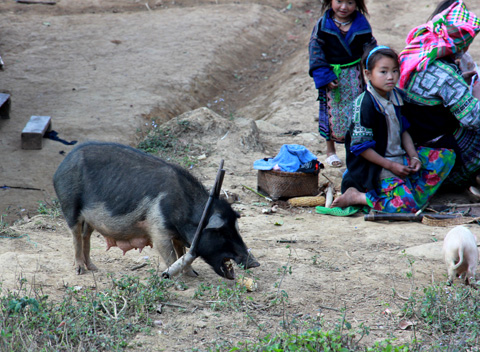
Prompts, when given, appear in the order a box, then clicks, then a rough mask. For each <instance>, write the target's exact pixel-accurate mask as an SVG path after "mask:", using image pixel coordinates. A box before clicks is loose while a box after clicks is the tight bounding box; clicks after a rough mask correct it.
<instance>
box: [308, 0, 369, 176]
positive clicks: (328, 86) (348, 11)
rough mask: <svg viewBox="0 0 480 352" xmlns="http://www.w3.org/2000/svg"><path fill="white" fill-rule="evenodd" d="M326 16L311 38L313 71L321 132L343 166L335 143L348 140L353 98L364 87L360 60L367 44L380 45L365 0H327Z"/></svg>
mask: <svg viewBox="0 0 480 352" xmlns="http://www.w3.org/2000/svg"><path fill="white" fill-rule="evenodd" d="M322 11H324V14H323V16H322V17H321V18H320V19H319V20H318V22H317V24H316V25H315V28H314V29H313V32H312V36H311V38H310V44H309V53H310V70H309V74H310V76H311V77H313V80H314V82H315V87H316V88H317V89H318V100H319V102H320V107H319V119H318V123H319V132H320V135H321V136H322V137H323V138H325V139H326V144H327V151H326V152H327V158H326V160H325V162H326V163H327V164H328V165H330V166H332V167H341V166H343V163H342V161H341V160H340V158H339V157H338V156H337V154H336V149H335V142H337V143H344V141H345V133H346V132H347V128H348V118H349V117H350V116H352V103H353V100H354V99H355V98H356V97H357V96H358V95H359V94H360V93H361V92H363V90H364V82H363V78H362V74H361V68H360V59H361V57H362V55H363V52H364V49H365V46H366V45H367V44H376V40H375V38H374V37H373V36H372V29H371V27H370V24H369V23H368V21H367V19H366V18H365V14H367V8H366V7H365V1H364V0H355V1H352V0H324V1H323V6H322Z"/></svg>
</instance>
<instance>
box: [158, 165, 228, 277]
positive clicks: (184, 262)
mask: <svg viewBox="0 0 480 352" xmlns="http://www.w3.org/2000/svg"><path fill="white" fill-rule="evenodd" d="M224 176H225V170H223V159H222V160H220V166H219V167H218V172H217V177H216V178H215V183H214V184H213V187H212V189H211V190H210V194H209V196H208V200H207V204H206V205H205V208H204V209H203V214H202V217H201V219H200V222H199V223H198V227H197V231H196V232H195V236H194V237H193V241H192V244H191V245H190V250H189V251H188V252H187V253H185V254H184V255H182V256H181V257H180V258H178V259H177V261H176V262H175V263H173V264H172V265H170V266H169V267H168V268H167V269H166V270H165V271H164V272H163V273H162V278H164V279H170V278H171V277H173V276H176V275H178V274H179V273H181V272H182V271H183V270H184V269H185V268H187V267H189V266H190V265H191V264H192V263H193V261H194V260H195V259H196V258H197V246H198V241H200V235H201V233H202V230H203V229H204V227H205V225H206V224H205V223H206V221H207V217H208V215H209V212H210V208H211V206H212V203H213V199H214V198H219V197H220V191H221V189H222V183H223V178H224Z"/></svg>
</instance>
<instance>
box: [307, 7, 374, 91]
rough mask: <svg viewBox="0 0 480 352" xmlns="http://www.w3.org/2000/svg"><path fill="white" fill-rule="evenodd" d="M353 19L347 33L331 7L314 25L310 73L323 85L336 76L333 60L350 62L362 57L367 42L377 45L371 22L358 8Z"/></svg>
mask: <svg viewBox="0 0 480 352" xmlns="http://www.w3.org/2000/svg"><path fill="white" fill-rule="evenodd" d="M352 16H353V22H352V25H351V27H350V29H349V31H348V33H347V34H346V35H345V37H344V36H343V35H342V33H341V32H340V30H339V29H338V27H337V26H336V25H335V22H333V19H332V9H329V10H327V11H325V14H324V15H323V17H322V18H320V19H319V20H318V22H317V24H316V25H315V27H314V28H313V32H312V35H311V37H310V43H309V46H308V49H309V53H310V69H309V72H308V73H309V75H310V76H311V77H313V79H314V80H315V86H316V88H317V89H318V88H321V87H323V86H325V85H327V84H328V83H330V82H332V81H333V80H335V79H337V76H336V75H335V74H334V73H333V70H332V68H331V67H330V64H342V65H343V64H348V63H351V62H354V61H355V60H358V59H360V58H361V57H362V55H363V52H364V51H365V48H366V46H368V45H376V43H377V41H376V40H375V38H374V37H373V35H372V28H371V27H370V23H368V21H367V19H366V18H365V16H364V15H362V14H361V13H360V12H359V11H355V12H354V13H353V15H352Z"/></svg>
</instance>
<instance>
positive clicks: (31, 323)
mask: <svg viewBox="0 0 480 352" xmlns="http://www.w3.org/2000/svg"><path fill="white" fill-rule="evenodd" d="M150 274H151V275H150V276H149V277H148V278H147V279H146V280H145V281H142V280H140V279H139V278H138V277H131V276H123V277H121V278H119V279H114V278H113V277H112V278H111V280H112V281H111V287H110V288H108V289H107V290H104V291H101V292H98V291H93V290H90V289H83V288H74V287H69V288H67V290H66V292H65V294H64V296H63V299H62V300H61V301H58V302H54V301H52V300H51V299H49V297H48V296H47V295H44V294H42V293H41V291H40V290H35V291H29V290H28V289H27V287H28V284H27V281H26V280H25V279H21V280H20V288H19V289H17V290H15V291H9V292H6V293H3V292H2V291H1V289H0V293H2V295H1V297H0V351H13V352H15V351H105V350H123V349H124V348H126V347H127V346H128V343H129V341H130V340H131V339H132V338H133V337H134V336H135V334H137V333H139V332H147V333H148V332H149V330H150V329H151V327H152V326H153V320H152V314H155V312H156V309H157V305H158V304H159V303H160V302H162V301H166V300H167V299H168V298H169V291H168V288H170V287H171V286H172V282H171V281H169V280H161V279H160V278H159V277H160V276H159V275H158V273H156V272H155V271H153V270H152V271H151V273H150Z"/></svg>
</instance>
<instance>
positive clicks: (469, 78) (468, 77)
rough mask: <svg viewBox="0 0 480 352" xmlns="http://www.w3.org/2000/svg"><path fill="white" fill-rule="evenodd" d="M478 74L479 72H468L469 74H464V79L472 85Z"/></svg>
mask: <svg viewBox="0 0 480 352" xmlns="http://www.w3.org/2000/svg"><path fill="white" fill-rule="evenodd" d="M476 74H477V71H468V72H463V73H462V77H463V79H464V80H465V82H466V83H467V84H468V85H470V84H472V77H473V76H475V75H476Z"/></svg>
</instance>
